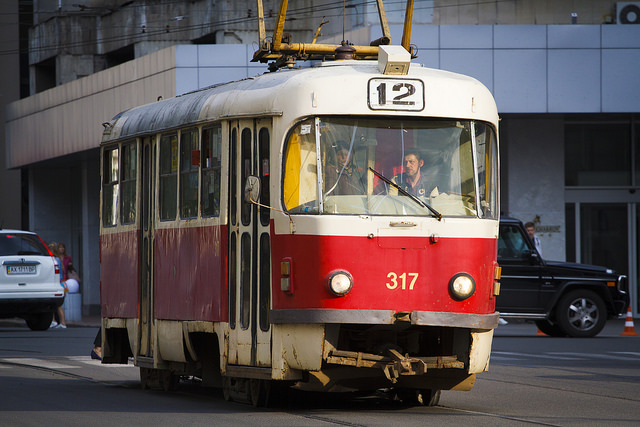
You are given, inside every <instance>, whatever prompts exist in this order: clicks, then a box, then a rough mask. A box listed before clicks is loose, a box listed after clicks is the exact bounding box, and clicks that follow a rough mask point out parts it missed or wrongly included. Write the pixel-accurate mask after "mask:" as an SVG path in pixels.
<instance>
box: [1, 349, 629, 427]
mask: <svg viewBox="0 0 640 427" xmlns="http://www.w3.org/2000/svg"><path fill="white" fill-rule="evenodd" d="M38 361H40V362H43V364H46V363H51V364H56V363H62V362H61V361H60V360H58V359H38ZM83 363H84V362H83ZM0 366H5V367H21V368H28V369H32V370H37V371H41V372H47V373H50V374H52V375H58V376H62V377H66V378H70V379H75V380H79V381H85V382H90V383H93V384H99V385H107V386H117V387H123V388H128V389H135V388H138V387H134V386H132V384H134V383H133V382H131V381H129V382H126V381H124V382H123V381H109V380H101V379H96V378H93V377H91V376H89V375H86V374H84V375H83V374H76V373H73V372H69V370H68V369H69V368H73V366H69V367H67V369H64V368H56V367H47V366H43V365H41V364H35V363H28V362H27V363H25V362H21V361H17V360H7V359H0ZM518 368H525V369H527V368H528V369H532V368H535V369H541V368H540V367H534V366H518ZM553 370H554V371H556V372H558V373H567V374H571V375H596V376H597V375H600V374H597V373H596V374H594V373H593V372H589V371H587V370H581V369H566V368H553ZM545 377H548V374H547V375H545ZM615 377H616V378H617V379H618V380H622V379H624V378H625V377H624V376H622V375H617V376H615ZM627 379H628V378H627ZM481 381H482V382H485V383H490V384H495V385H500V386H501V387H499V389H504V390H508V389H509V388H513V387H517V388H522V387H524V388H525V389H529V390H534V389H537V390H542V391H545V392H546V391H548V392H549V394H558V393H560V394H565V393H571V394H574V395H582V396H587V397H597V398H608V399H617V400H620V401H627V402H638V399H636V398H634V397H633V396H631V397H620V396H613V395H603V394H602V393H599V394H598V393H594V392H589V391H587V390H576V389H571V388H568V387H565V386H562V385H560V384H558V385H557V386H554V385H545V384H532V383H531V382H530V381H526V379H525V378H522V381H518V380H505V379H499V378H483V379H482V380H481ZM135 384H136V386H137V385H138V383H135ZM173 393H175V395H177V396H185V397H196V396H200V397H202V396H203V395H207V396H208V397H210V398H212V399H213V400H214V401H221V400H223V397H222V393H221V392H219V391H218V390H217V389H208V388H203V387H201V386H199V385H198V384H196V383H193V382H190V381H187V380H183V381H181V383H180V387H179V389H178V390H176V391H175V392H173ZM567 399H568V400H571V399H570V398H568V397H567ZM221 404H223V405H225V403H224V402H222V403H221ZM243 406H244V405H243ZM466 406H467V405H464V404H455V403H454V404H446V403H445V404H442V403H441V404H439V405H436V406H433V407H410V406H406V405H404V404H402V403H400V402H396V401H391V400H388V399H384V398H377V397H373V398H354V399H344V398H336V397H335V396H334V397H326V398H323V399H318V398H317V397H314V396H312V395H305V394H304V393H303V394H300V395H298V396H297V397H296V398H294V399H293V400H287V401H286V402H284V403H282V404H276V406H275V407H273V408H256V409H252V410H254V411H259V412H262V411H264V412H267V413H268V412H272V413H284V414H288V415H289V416H291V417H295V418H300V419H301V420H302V419H305V420H309V421H311V422H318V423H322V424H327V425H336V426H358V427H359V426H367V425H370V423H367V422H353V421H349V418H352V419H359V418H361V417H363V416H371V411H374V412H376V413H380V416H389V414H397V416H398V417H401V418H405V419H406V421H407V422H406V424H408V425H412V422H411V420H415V419H414V417H416V416H420V417H422V416H430V415H432V416H438V417H442V416H454V417H455V416H469V417H471V419H473V420H477V422H478V425H491V424H490V423H492V422H491V421H490V420H491V419H493V420H495V421H494V422H495V423H497V424H499V425H502V423H519V424H530V425H540V426H564V425H567V424H566V423H565V422H564V420H565V416H562V415H557V414H549V413H548V412H547V413H545V412H541V413H540V414H539V417H540V418H546V419H549V417H557V418H558V421H560V420H563V421H562V422H558V423H554V422H549V421H544V420H541V419H535V418H531V417H527V416H518V415H508V414H504V413H500V411H492V410H487V411H483V410H478V409H471V408H474V407H475V408H478V406H477V405H476V404H475V402H474V403H470V405H469V406H468V407H466ZM249 407H250V406H249ZM250 408H251V407H250ZM323 412H329V413H323ZM373 416H376V417H377V415H375V414H374V415H373ZM537 417H538V415H536V418H537ZM341 418H344V419H341ZM482 418H485V421H484V422H485V423H487V422H488V423H489V424H483V422H482V421H481V420H482ZM474 422H475V421H474ZM301 424H305V423H304V422H302V423H301ZM445 424H446V423H445ZM294 425H295V422H294Z"/></svg>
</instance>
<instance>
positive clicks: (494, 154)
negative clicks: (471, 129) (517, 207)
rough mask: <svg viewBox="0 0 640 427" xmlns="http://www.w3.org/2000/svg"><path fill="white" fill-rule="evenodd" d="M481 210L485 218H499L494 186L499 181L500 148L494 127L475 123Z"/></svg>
mask: <svg viewBox="0 0 640 427" xmlns="http://www.w3.org/2000/svg"><path fill="white" fill-rule="evenodd" d="M475 134H476V145H477V153H478V154H477V156H478V162H477V163H478V185H479V188H480V209H479V210H480V212H481V213H482V216H483V217H484V218H497V211H498V200H497V197H496V192H495V191H493V190H492V189H493V186H494V185H497V182H498V148H497V141H496V136H495V132H494V131H493V128H491V127H490V126H489V125H487V124H485V123H480V122H476V123H475Z"/></svg>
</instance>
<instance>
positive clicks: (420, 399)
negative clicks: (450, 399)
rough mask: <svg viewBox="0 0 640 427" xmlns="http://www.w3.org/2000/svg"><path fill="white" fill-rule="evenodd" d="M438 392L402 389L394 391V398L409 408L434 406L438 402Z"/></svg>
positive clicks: (439, 392)
mask: <svg viewBox="0 0 640 427" xmlns="http://www.w3.org/2000/svg"><path fill="white" fill-rule="evenodd" d="M440 394H441V391H440V390H431V389H425V390H419V389H413V388H403V389H399V390H397V391H396V396H397V397H398V399H400V400H401V401H402V402H403V403H405V404H406V405H410V406H436V405H437V404H438V403H439V402H440Z"/></svg>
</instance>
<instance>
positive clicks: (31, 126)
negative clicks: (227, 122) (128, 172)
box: [6, 48, 176, 167]
mask: <svg viewBox="0 0 640 427" xmlns="http://www.w3.org/2000/svg"><path fill="white" fill-rule="evenodd" d="M175 87H176V78H175V55H174V48H168V49H164V50H161V51H159V52H156V53H153V54H151V55H147V56H145V57H143V58H140V59H139V60H136V61H130V62H127V63H125V64H122V65H120V66H117V67H113V68H110V69H108V70H105V71H101V72H99V73H96V74H92V75H90V76H87V77H84V78H82V79H79V80H75V81H73V82H71V83H68V84H66V85H63V86H59V87H55V88H53V89H49V90H47V91H44V92H41V93H39V94H37V95H33V96H30V97H29V98H25V99H22V100H20V101H17V102H14V103H12V104H10V105H9V107H8V108H7V123H6V125H7V143H8V150H7V156H8V159H7V162H8V165H9V166H10V167H20V166H26V165H29V164H32V163H36V162H39V161H44V160H48V159H52V158H55V157H59V156H64V155H68V154H73V153H78V152H82V151H85V150H90V149H92V148H97V147H98V145H99V144H100V138H101V132H102V126H101V124H102V123H104V122H106V121H108V120H110V119H111V118H113V116H115V115H116V114H118V113H120V112H121V111H124V110H126V109H129V108H132V107H135V106H138V105H143V104H147V103H150V102H155V101H156V100H157V99H158V97H160V96H161V97H163V98H170V97H172V96H175V93H176V92H175Z"/></svg>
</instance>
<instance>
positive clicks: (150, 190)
mask: <svg viewBox="0 0 640 427" xmlns="http://www.w3.org/2000/svg"><path fill="white" fill-rule="evenodd" d="M154 159H155V146H154V145H153V143H152V139H151V138H144V140H143V142H142V188H141V189H140V191H141V194H142V206H141V208H142V220H141V224H140V228H141V230H140V258H141V259H140V312H139V316H140V318H139V328H140V330H139V333H140V335H139V337H140V341H139V343H138V345H139V347H138V354H139V355H140V356H149V357H151V356H153V346H154V343H153V336H154V333H153V322H154V320H153V294H154V293H153V218H154V212H155V209H154V200H155V197H154V195H155V191H154V190H155V180H154V176H155V161H154Z"/></svg>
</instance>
